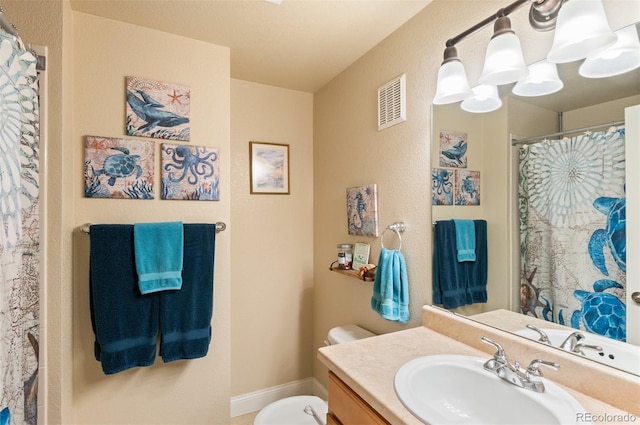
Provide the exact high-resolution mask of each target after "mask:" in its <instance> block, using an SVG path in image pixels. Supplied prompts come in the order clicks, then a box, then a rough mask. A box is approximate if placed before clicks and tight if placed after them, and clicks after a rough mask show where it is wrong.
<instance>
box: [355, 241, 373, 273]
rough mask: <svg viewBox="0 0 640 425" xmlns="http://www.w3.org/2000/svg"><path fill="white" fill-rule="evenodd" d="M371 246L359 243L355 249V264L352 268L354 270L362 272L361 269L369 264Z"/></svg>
mask: <svg viewBox="0 0 640 425" xmlns="http://www.w3.org/2000/svg"><path fill="white" fill-rule="evenodd" d="M370 249H371V245H369V244H368V243H363V242H357V243H356V245H355V246H354V248H353V263H352V264H351V268H352V269H353V270H360V268H361V267H364V266H366V265H367V264H369V250H370Z"/></svg>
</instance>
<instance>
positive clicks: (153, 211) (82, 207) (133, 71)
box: [65, 12, 233, 424]
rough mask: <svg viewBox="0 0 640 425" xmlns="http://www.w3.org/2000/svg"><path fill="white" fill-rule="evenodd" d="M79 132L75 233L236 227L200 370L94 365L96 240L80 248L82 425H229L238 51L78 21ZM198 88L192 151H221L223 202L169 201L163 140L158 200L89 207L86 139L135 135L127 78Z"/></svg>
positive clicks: (76, 314)
mask: <svg viewBox="0 0 640 425" xmlns="http://www.w3.org/2000/svg"><path fill="white" fill-rule="evenodd" d="M73 20H74V46H73V48H74V58H75V60H74V63H73V68H72V74H73V87H74V106H75V110H74V133H73V137H72V138H71V139H69V140H66V141H65V143H66V144H68V145H69V146H71V155H70V156H69V157H68V158H65V161H66V166H67V167H70V168H72V169H73V180H72V182H70V184H69V185H68V186H67V187H66V190H67V191H69V192H71V193H72V194H73V210H74V211H73V214H74V224H75V226H81V225H82V224H83V223H134V222H145V221H172V220H181V221H184V222H209V223H210V222H215V221H223V222H226V223H229V224H230V226H229V230H228V231H226V232H223V233H220V234H218V237H217V238H216V239H217V240H216V252H215V257H216V258H215V277H214V309H213V311H214V313H213V322H212V324H213V331H212V340H211V345H210V348H209V353H208V355H207V356H206V357H204V358H201V359H196V360H191V361H178V362H172V363H168V364H165V363H163V362H162V360H161V359H160V358H156V362H155V364H154V365H153V366H151V367H148V368H135V369H130V370H127V371H124V372H121V373H118V374H115V375H111V376H105V375H104V374H103V372H102V370H101V367H100V364H99V363H98V362H97V361H96V360H95V358H94V356H93V338H94V337H93V332H92V330H91V320H90V317H89V302H88V299H89V293H88V274H89V272H88V270H89V269H88V263H89V261H88V253H89V249H90V246H89V238H88V237H87V236H86V235H84V234H82V233H81V232H79V231H78V230H77V229H76V231H75V232H74V239H73V269H74V276H73V369H72V371H71V372H70V374H71V375H72V376H73V381H74V382H73V400H72V404H73V407H74V409H75V418H74V422H75V423H78V424H122V423H154V424H162V423H165V424H176V423H180V424H202V423H224V422H225V421H227V420H228V418H229V385H230V371H229V363H230V360H229V346H230V332H229V330H230V305H229V299H230V239H231V238H230V233H231V229H232V226H233V223H231V222H230V205H231V191H230V187H231V184H230V180H231V179H230V168H231V164H230V160H229V158H230V157H231V155H230V108H229V105H230V79H229V49H227V48H226V47H220V46H215V45H212V44H208V43H203V42H199V41H195V40H191V39H187V38H183V37H178V36H175V35H172V34H168V33H162V32H158V31H153V30H148V29H146V28H143V27H138V26H133V25H130V24H125V23H120V22H116V21H112V20H108V19H103V18H98V17H95V16H92V15H87V14H83V13H77V12H74V13H73ZM126 76H137V77H143V78H149V79H154V80H159V81H166V82H173V83H179V84H184V85H187V86H189V87H190V88H191V112H190V118H191V119H190V124H191V141H190V142H187V143H188V144H190V145H197V146H209V147H217V148H219V149H220V158H221V160H220V168H221V170H220V193H221V196H220V201H212V202H204V201H201V202H198V201H167V200H161V199H160V190H159V189H160V178H159V174H158V173H159V164H160V162H159V161H160V144H161V143H162V141H159V140H155V142H156V143H155V145H156V150H155V156H156V167H157V168H156V179H155V182H156V184H155V193H156V199H154V200H122V199H91V198H84V197H83V194H84V183H83V167H82V164H83V161H84V149H83V143H84V140H83V137H84V136H85V135H99V136H109V137H126V136H125V77H126Z"/></svg>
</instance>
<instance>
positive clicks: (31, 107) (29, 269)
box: [0, 30, 40, 425]
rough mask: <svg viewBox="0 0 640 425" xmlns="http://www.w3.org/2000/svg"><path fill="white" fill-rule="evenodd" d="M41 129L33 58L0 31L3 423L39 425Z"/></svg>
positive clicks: (0, 381)
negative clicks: (39, 200)
mask: <svg viewBox="0 0 640 425" xmlns="http://www.w3.org/2000/svg"><path fill="white" fill-rule="evenodd" d="M39 126H40V124H39V103H38V75H37V71H36V58H35V56H34V55H33V54H32V53H31V52H29V51H28V50H26V49H25V48H24V45H23V44H22V42H21V41H20V40H19V39H16V37H14V36H12V35H10V34H8V33H6V32H4V31H2V30H0V386H1V387H2V391H1V392H0V425H4V424H6V423H9V422H10V423H11V424H12V425H16V424H35V423H36V422H37V406H38V403H37V394H38V355H39V352H38V351H39V338H40V337H39V330H38V329H39V310H40V302H39V281H40V277H39V264H40V263H39V233H40V232H39V217H38V208H39V205H38V197H39V142H40V136H39V134H40V128H39Z"/></svg>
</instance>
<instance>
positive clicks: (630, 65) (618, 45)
mask: <svg viewBox="0 0 640 425" xmlns="http://www.w3.org/2000/svg"><path fill="white" fill-rule="evenodd" d="M616 35H617V36H618V41H616V42H615V44H614V45H613V46H611V47H608V48H606V49H603V50H601V51H599V52H596V53H595V54H592V55H589V56H587V58H586V59H585V61H584V62H583V63H582V65H580V68H579V69H578V72H579V73H580V75H582V76H583V77H586V78H605V77H613V76H615V75H620V74H624V73H626V72H629V71H633V70H634V69H636V68H640V40H639V39H638V29H637V28H636V26H635V24H634V25H629V26H628V27H625V28H622V29H620V30H618V31H616Z"/></svg>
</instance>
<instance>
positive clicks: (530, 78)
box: [511, 60, 564, 97]
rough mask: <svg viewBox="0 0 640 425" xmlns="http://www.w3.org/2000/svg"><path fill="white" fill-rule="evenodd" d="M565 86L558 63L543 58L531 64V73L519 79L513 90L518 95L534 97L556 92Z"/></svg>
mask: <svg viewBox="0 0 640 425" xmlns="http://www.w3.org/2000/svg"><path fill="white" fill-rule="evenodd" d="M563 87H564V83H563V82H562V80H560V77H558V67H557V66H556V64H555V63H551V62H549V61H547V60H542V61H540V62H536V63H534V64H531V65H529V75H527V76H526V77H525V78H523V79H521V80H518V82H517V83H516V84H515V86H513V89H512V90H511V91H512V92H513V94H515V95H517V96H527V97H532V96H544V95H547V94H551V93H555V92H557V91H560V90H562V88H563Z"/></svg>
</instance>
